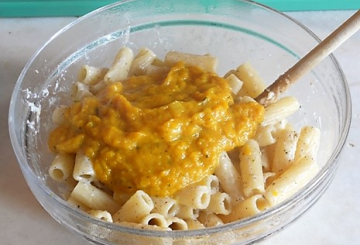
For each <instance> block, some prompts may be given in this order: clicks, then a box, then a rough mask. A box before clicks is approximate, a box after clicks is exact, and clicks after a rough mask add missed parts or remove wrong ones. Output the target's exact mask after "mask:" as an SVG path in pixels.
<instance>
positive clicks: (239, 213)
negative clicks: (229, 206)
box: [219, 195, 269, 223]
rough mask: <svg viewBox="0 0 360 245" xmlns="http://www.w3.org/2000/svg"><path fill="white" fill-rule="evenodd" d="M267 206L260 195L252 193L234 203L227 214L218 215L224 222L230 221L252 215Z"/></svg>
mask: <svg viewBox="0 0 360 245" xmlns="http://www.w3.org/2000/svg"><path fill="white" fill-rule="evenodd" d="M267 207H269V206H268V203H267V202H266V200H265V199H264V197H263V196H262V195H254V196H251V197H249V198H247V199H245V200H244V201H242V202H240V203H239V204H238V205H236V206H235V207H234V208H233V211H232V212H231V213H230V214H229V215H219V217H220V218H221V220H222V221H223V222H224V223H230V222H233V221H236V220H240V219H243V218H246V217H250V216H254V215H256V214H258V213H260V212H261V211H263V210H265V209H266V208H267Z"/></svg>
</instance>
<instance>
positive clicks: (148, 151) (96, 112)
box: [48, 63, 264, 196]
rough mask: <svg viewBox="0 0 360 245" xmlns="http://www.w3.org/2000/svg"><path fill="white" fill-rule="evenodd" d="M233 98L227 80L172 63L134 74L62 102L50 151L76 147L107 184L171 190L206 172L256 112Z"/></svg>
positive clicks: (255, 119)
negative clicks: (158, 71)
mask: <svg viewBox="0 0 360 245" xmlns="http://www.w3.org/2000/svg"><path fill="white" fill-rule="evenodd" d="M263 114H264V108H263V107H262V106H261V105H259V104H258V103H256V102H249V103H244V104H237V103H234V99H233V96H232V94H231V89H230V87H229V85H228V82H227V81H226V80H225V79H223V78H221V77H219V76H217V75H216V74H214V73H208V72H204V71H202V70H201V69H200V68H197V67H186V66H184V64H183V63H178V64H176V65H175V66H174V67H172V68H171V70H170V71H169V73H168V74H167V76H166V77H165V78H163V79H159V78H156V77H151V76H136V77H135V76H134V77H130V78H128V79H127V80H125V81H122V82H121V83H112V84H110V85H108V86H107V87H106V88H105V89H104V90H103V91H101V92H100V93H99V94H97V95H96V96H91V97H86V98H84V99H83V100H82V101H81V102H75V103H73V104H72V105H71V106H70V107H68V108H67V110H66V112H65V115H64V123H63V124H61V125H60V126H58V127H57V128H55V129H54V130H53V131H52V132H51V133H50V137H49V142H48V143H49V147H50V149H52V150H53V151H55V152H62V153H76V152H77V151H79V150H82V151H83V152H84V153H85V154H86V155H87V156H88V157H89V158H90V159H91V160H92V162H93V166H94V169H95V172H96V176H97V178H98V179H99V180H100V181H101V182H102V183H103V184H105V185H106V186H108V187H109V188H110V189H112V190H113V191H114V192H125V193H129V194H132V193H134V192H135V191H136V190H138V189H141V190H144V191H145V192H147V193H148V194H149V195H151V196H171V195H173V194H174V193H175V192H176V191H178V190H180V189H182V188H184V187H186V186H187V185H189V184H192V183H195V182H198V181H200V180H201V179H203V178H204V177H205V176H207V175H209V174H212V173H213V172H214V169H215V167H216V166H217V164H218V162H219V156H220V153H221V152H223V151H229V150H232V149H234V148H236V147H239V146H241V145H243V144H244V143H245V142H246V141H247V140H248V139H249V138H251V137H253V135H254V134H255V132H256V129H257V126H258V125H259V123H260V122H261V121H262V120H263Z"/></svg>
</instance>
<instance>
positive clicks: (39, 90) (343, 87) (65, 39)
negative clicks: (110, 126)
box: [9, 0, 351, 245]
mask: <svg viewBox="0 0 360 245" xmlns="http://www.w3.org/2000/svg"><path fill="white" fill-rule="evenodd" d="M318 42H319V40H318V38H317V37H316V36H314V35H313V34H312V33H311V32H310V31H309V30H307V29H306V28H305V27H304V26H302V25H301V24H299V23H297V22H296V21H294V20H291V19H290V18H289V17H287V16H286V15H284V14H281V13H279V12H276V11H274V10H272V9H269V8H267V7H265V6H262V5H259V4H256V3H253V2H248V1H241V0H222V1H216V0H208V1H190V0H188V1H186V0H167V1H163V0H137V1H136V0H135V1H122V2H119V3H115V4H112V5H109V6H107V7H104V8H101V9H99V10H96V11H94V12H92V13H90V14H88V15H86V16H84V17H82V18H79V19H78V20H76V21H75V22H73V23H72V24H70V25H68V26H67V27H65V28H63V29H62V30H60V31H59V32H58V33H57V34H56V35H54V36H53V37H52V38H51V39H50V40H49V41H48V42H47V43H46V44H45V45H44V46H43V47H42V48H41V49H40V50H39V51H38V52H37V53H36V54H35V55H34V56H33V57H32V58H31V60H30V61H29V62H28V63H27V65H26V67H25V68H24V70H23V71H22V73H21V75H20V77H19V79H18V81H17V84H16V86H15V89H14V92H13V95H12V99H11V104H10V112H9V130H10V136H11V141H12V144H13V148H14V151H15V153H16V156H17V159H18V162H19V164H20V166H21V169H22V171H23V174H24V177H25V179H26V181H27V183H28V185H29V186H30V188H31V190H32V191H33V193H34V195H35V196H36V198H37V199H38V201H39V202H40V203H41V205H42V206H43V207H44V208H45V209H46V210H47V211H48V212H49V214H50V215H51V216H52V217H54V218H55V219H56V220H57V221H58V222H60V223H61V224H63V225H64V226H65V227H67V228H69V229H70V230H72V231H74V232H75V233H77V234H79V235H81V236H83V237H85V238H86V239H87V240H89V241H91V242H93V243H95V244H146V245H148V244H161V243H163V244H246V243H249V242H253V241H256V240H260V239H263V238H265V237H267V236H269V235H270V234H272V233H274V232H276V231H278V230H280V229H281V228H283V227H284V226H286V225H287V224H289V223H290V222H292V221H293V220H295V219H296V218H297V217H299V216H300V215H301V214H302V213H303V212H305V211H306V210H307V209H308V208H309V207H310V206H311V205H312V204H313V203H314V202H315V201H316V200H317V199H318V198H319V197H320V196H321V194H322V193H323V192H324V190H325V189H326V188H327V186H328V185H329V183H330V182H331V180H332V177H333V175H334V173H335V170H336V168H337V166H338V160H339V154H340V152H341V150H342V147H343V145H344V143H345V140H346V137H347V133H348V130H349V126H350V120H351V104H350V94H349V91H348V87H347V83H346V81H345V78H344V75H343V73H342V71H341V69H340V67H339V65H338V63H337V62H336V60H335V59H334V57H332V56H330V57H328V58H326V59H325V60H323V61H322V62H321V64H319V65H318V66H317V67H316V68H315V69H313V70H312V71H311V72H310V73H309V74H307V75H305V76H304V77H302V78H301V79H300V81H298V83H297V84H295V85H294V86H292V88H291V89H290V90H289V91H288V92H287V94H290V95H294V96H296V97H297V98H298V100H299V102H300V103H301V109H300V111H299V112H297V114H296V115H294V116H292V117H291V122H292V123H293V124H294V125H295V126H297V127H299V126H301V125H306V124H310V125H313V126H317V127H319V128H320V129H321V131H322V138H321V146H320V153H319V164H320V165H321V166H322V168H321V170H320V172H319V173H318V174H317V175H316V176H315V178H314V179H312V180H311V181H310V183H308V184H307V185H306V186H305V187H304V188H303V189H302V190H301V191H299V192H298V193H296V194H295V195H294V196H293V197H292V198H290V199H289V200H287V201H285V202H284V203H282V204H280V205H278V206H275V207H274V208H271V209H269V210H266V211H264V212H263V213H261V214H259V215H256V216H254V217H251V218H247V219H243V220H240V221H238V222H234V223H230V224H226V225H223V226H220V227H215V228H207V229H203V230H192V231H176V232H163V231H145V230H137V229H132V228H125V227H121V226H118V225H113V224H111V223H106V222H102V221H100V220H95V219H93V218H90V217H89V216H87V215H86V214H85V213H83V212H82V211H79V210H77V209H75V208H72V207H70V206H69V205H68V204H67V203H66V202H65V201H64V200H63V198H62V197H63V194H64V192H66V186H63V185H60V184H57V183H55V182H54V181H52V180H51V179H50V178H49V176H48V168H49V164H50V162H51V160H52V158H53V155H52V154H51V153H50V151H49V149H48V147H47V137H48V132H49V129H50V128H51V114H52V111H53V110H54V108H55V107H56V106H58V105H60V104H66V103H68V102H69V90H70V87H71V83H72V81H74V80H76V76H77V72H78V70H79V68H80V67H81V66H82V65H84V64H91V65H94V66H110V64H111V61H112V59H113V57H114V55H115V54H116V52H117V50H118V49H119V48H121V47H122V46H124V45H126V46H128V47H130V48H132V49H133V50H135V51H137V50H139V48H141V47H143V46H145V47H148V48H150V49H152V50H153V51H154V52H155V53H156V54H157V55H158V56H160V57H162V56H163V55H164V54H165V53H166V52H168V51H169V50H177V51H183V52H188V53H197V54H205V53H211V54H212V55H214V56H217V57H218V58H219V74H221V75H222V74H224V73H225V72H226V71H227V70H229V69H232V68H235V67H236V66H237V65H239V64H240V63H242V62H244V61H249V62H251V63H252V64H253V65H254V66H255V67H256V69H257V70H258V71H259V73H260V74H261V76H262V77H263V78H265V79H266V81H267V82H268V83H271V82H272V81H274V80H275V79H276V78H277V77H278V76H279V75H280V74H281V73H283V72H284V71H286V70H287V69H288V68H289V67H290V66H291V65H292V64H294V63H295V62H296V61H297V60H299V58H300V57H302V56H304V55H305V54H306V53H307V52H308V51H309V50H311V49H312V48H313V47H314V46H315V45H316V44H317V43H318Z"/></svg>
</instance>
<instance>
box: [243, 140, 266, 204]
mask: <svg viewBox="0 0 360 245" xmlns="http://www.w3.org/2000/svg"><path fill="white" fill-rule="evenodd" d="M239 157H240V172H241V179H242V187H243V193H244V196H245V197H250V196H253V195H255V194H261V193H263V192H264V177H263V171H262V163H261V152H260V148H259V144H258V143H257V142H256V141H255V140H252V139H250V140H248V141H247V142H246V143H245V144H244V145H243V146H242V147H241V149H240V154H239Z"/></svg>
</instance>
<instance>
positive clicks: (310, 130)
mask: <svg viewBox="0 0 360 245" xmlns="http://www.w3.org/2000/svg"><path fill="white" fill-rule="evenodd" d="M319 145H320V130H319V129H318V128H315V127H311V126H305V127H303V128H302V129H301V131H300V136H299V140H298V143H297V146H296V152H295V159H296V160H297V159H300V158H302V157H310V158H312V159H316V155H317V152H318V150H319Z"/></svg>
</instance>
